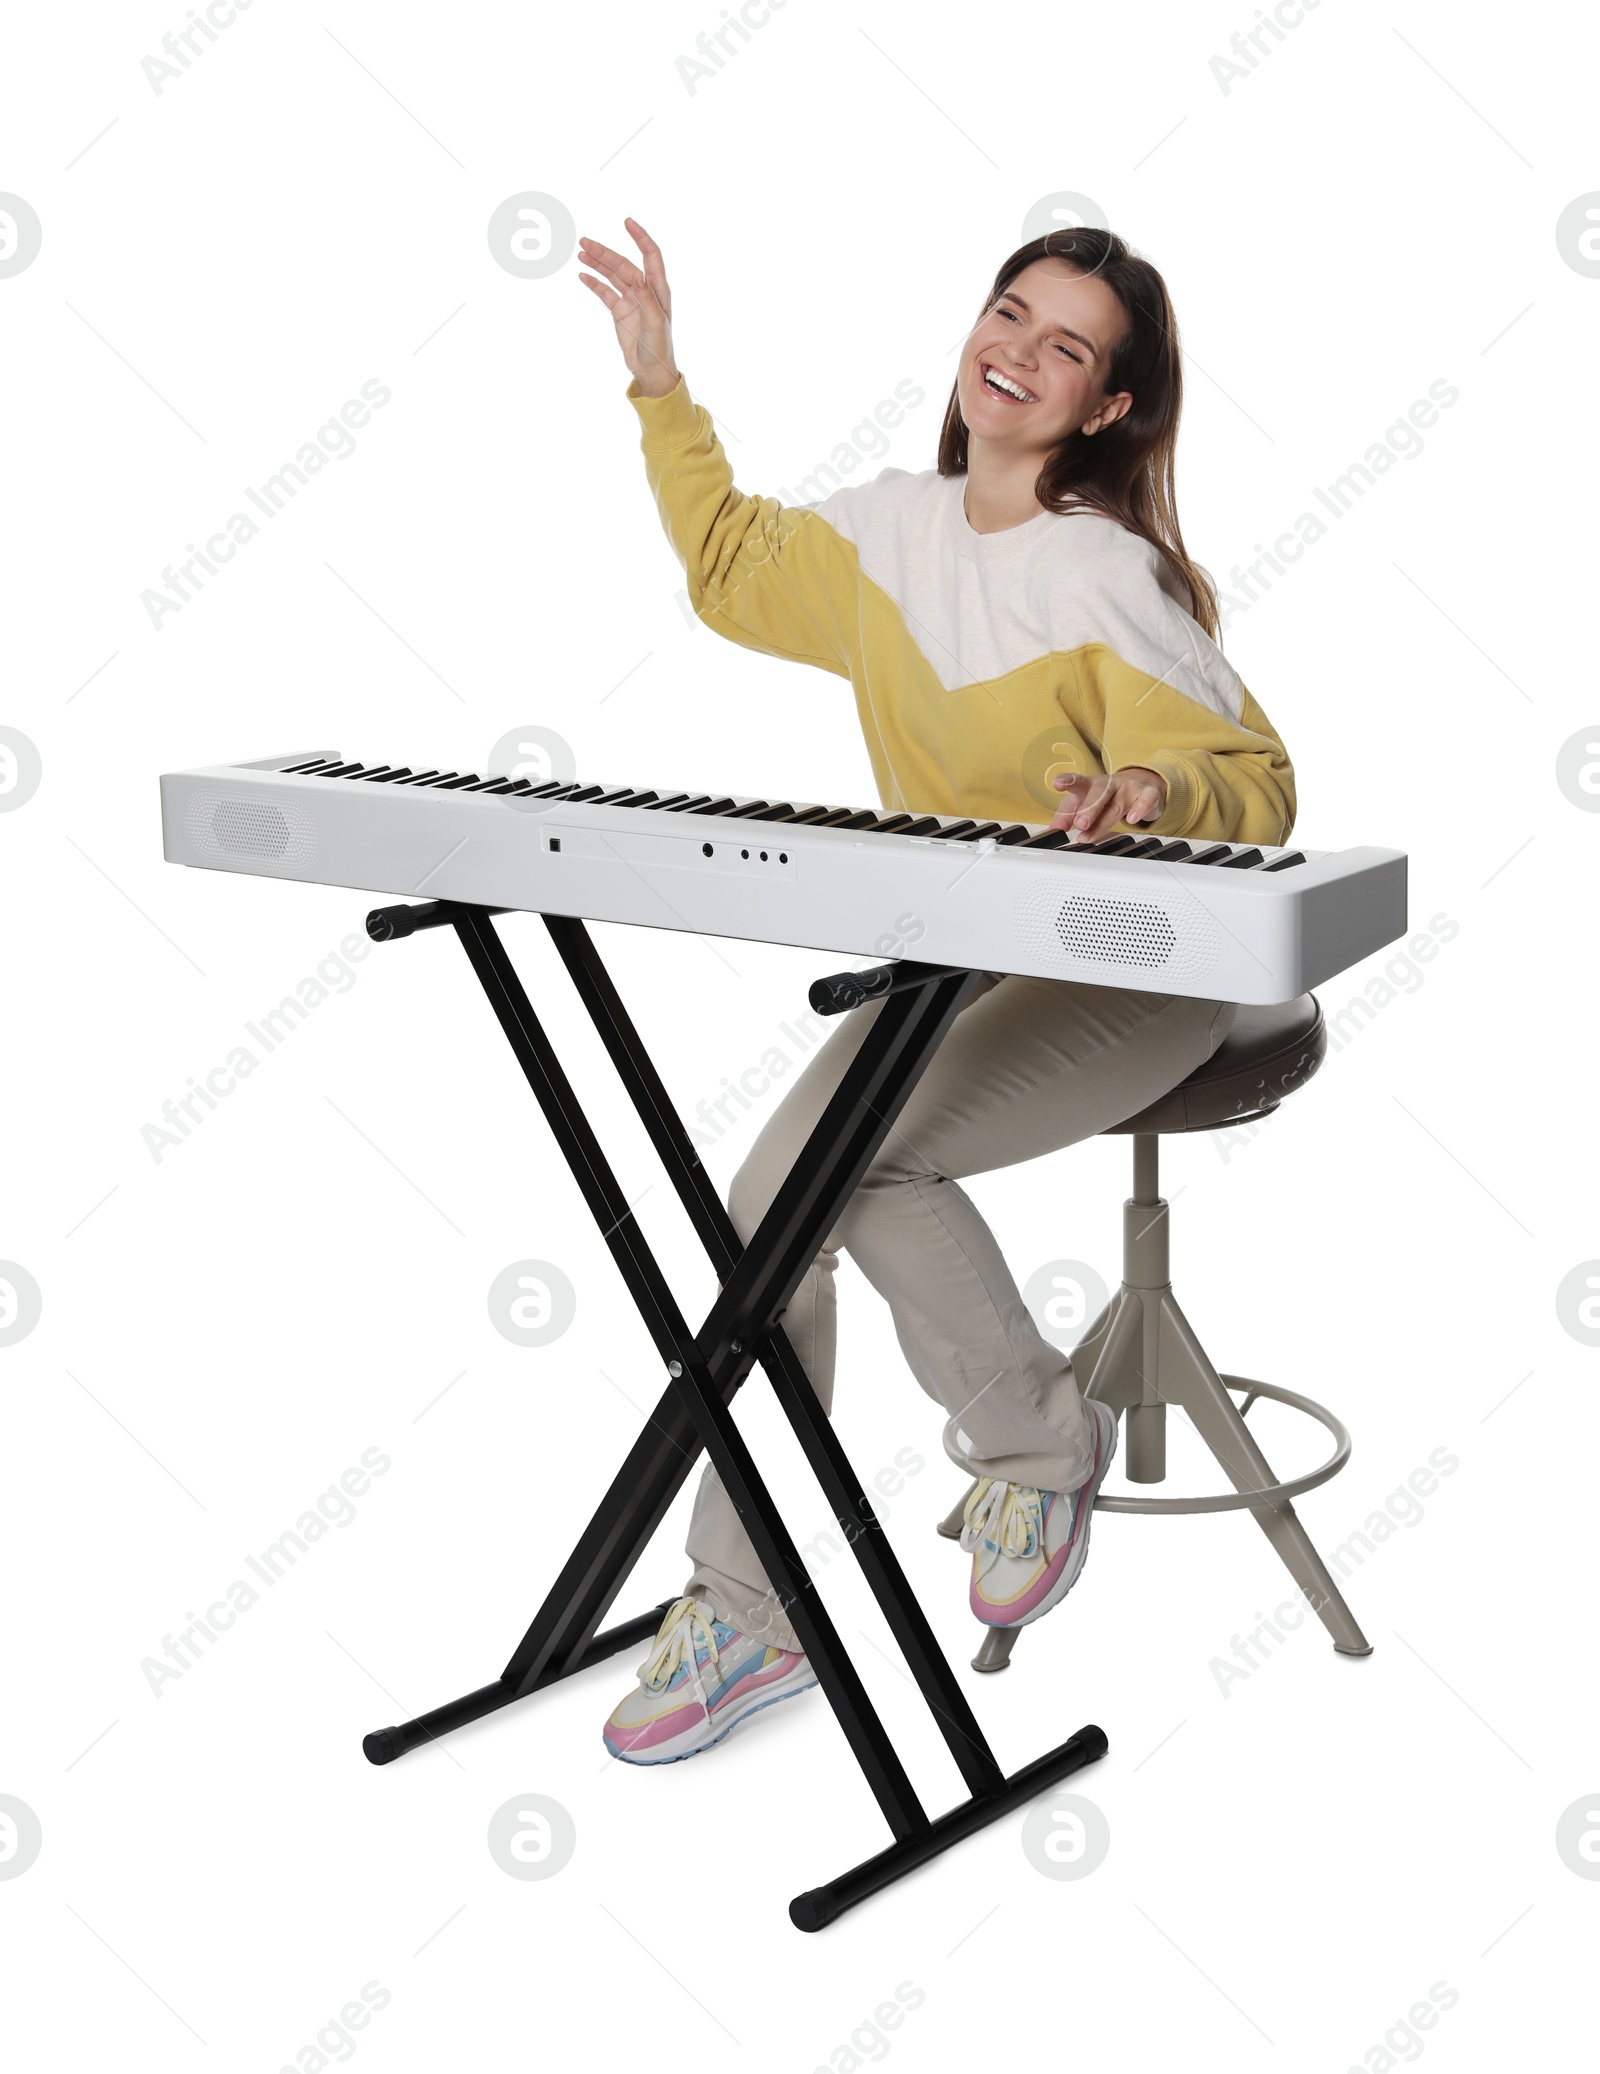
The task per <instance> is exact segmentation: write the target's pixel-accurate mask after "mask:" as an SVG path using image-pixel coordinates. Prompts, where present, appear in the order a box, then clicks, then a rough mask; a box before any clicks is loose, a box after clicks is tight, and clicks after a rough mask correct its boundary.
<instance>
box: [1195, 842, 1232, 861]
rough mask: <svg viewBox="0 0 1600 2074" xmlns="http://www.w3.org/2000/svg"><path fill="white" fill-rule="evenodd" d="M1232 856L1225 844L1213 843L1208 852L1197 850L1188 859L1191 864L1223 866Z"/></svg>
mask: <svg viewBox="0 0 1600 2074" xmlns="http://www.w3.org/2000/svg"><path fill="white" fill-rule="evenodd" d="M1232 855H1233V852H1232V850H1231V849H1230V848H1229V847H1228V845H1227V844H1226V843H1213V844H1212V846H1211V848H1210V849H1209V850H1197V851H1196V852H1195V854H1194V856H1192V857H1191V858H1190V859H1189V862H1190V863H1191V864H1223V863H1225V862H1226V861H1227V859H1228V858H1229V857H1231V856H1232Z"/></svg>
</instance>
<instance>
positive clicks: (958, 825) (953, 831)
mask: <svg viewBox="0 0 1600 2074" xmlns="http://www.w3.org/2000/svg"><path fill="white" fill-rule="evenodd" d="M977 825H978V824H977V822H976V821H952V822H951V823H950V825H949V827H948V828H936V829H935V830H934V834H935V836H936V837H937V838H938V840H939V841H940V842H943V843H947V842H949V841H951V840H952V839H953V838H954V837H956V836H960V835H966V834H968V833H969V832H970V831H971V830H972V829H974V828H976V827H977Z"/></svg>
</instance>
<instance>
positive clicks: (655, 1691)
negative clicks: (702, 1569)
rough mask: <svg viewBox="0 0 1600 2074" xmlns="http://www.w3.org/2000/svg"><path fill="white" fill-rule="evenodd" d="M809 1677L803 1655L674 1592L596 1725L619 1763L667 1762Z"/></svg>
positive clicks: (714, 1739) (811, 1680)
mask: <svg viewBox="0 0 1600 2074" xmlns="http://www.w3.org/2000/svg"><path fill="white" fill-rule="evenodd" d="M816 1683H817V1674H816V1672H815V1671H814V1670H812V1668H811V1663H810V1659H809V1658H808V1657H806V1656H804V1655H802V1654H801V1653H800V1652H798V1651H796V1650H792V1649H775V1648H773V1647H772V1646H771V1645H770V1644H768V1643H766V1642H762V1641H759V1640H757V1638H756V1637H755V1636H753V1635H747V1634H745V1633H744V1632H743V1630H742V1629H740V1628H736V1627H735V1626H734V1625H733V1624H732V1622H731V1621H726V1620H721V1619H719V1618H718V1616H717V1611H716V1608H715V1607H714V1606H713V1605H711V1603H710V1602H709V1601H708V1600H706V1599H695V1598H681V1599H679V1600H677V1602H676V1603H675V1604H674V1605H673V1606H672V1607H670V1608H669V1610H668V1612H667V1614H666V1617H665V1619H664V1620H663V1621H662V1623H661V1626H660V1628H659V1629H658V1630H657V1632H656V1639H655V1647H654V1648H653V1649H652V1650H651V1652H650V1655H649V1656H648V1657H647V1658H646V1659H645V1661H644V1662H643V1663H642V1664H641V1665H640V1666H639V1683H638V1685H637V1687H636V1688H635V1689H634V1690H633V1691H632V1692H630V1693H629V1694H628V1696H627V1698H626V1699H625V1700H623V1701H622V1702H621V1703H620V1704H619V1705H618V1706H616V1707H615V1708H613V1710H612V1712H611V1714H610V1716H609V1717H608V1718H607V1721H606V1724H605V1726H604V1728H603V1729H602V1730H601V1731H600V1733H601V1736H602V1737H603V1739H604V1741H605V1746H606V1748H607V1749H608V1750H609V1751H610V1752H611V1754H612V1756H613V1757H620V1758H621V1759H622V1761H623V1763H624V1764H673V1763H675V1762H676V1761H677V1759H678V1758H680V1757H694V1756H697V1755H698V1754H699V1752H700V1751H702V1750H709V1749H710V1748H711V1745H712V1744H713V1743H720V1742H721V1741H722V1738H723V1737H724V1736H725V1735H726V1734H727V1733H728V1731H729V1729H731V1728H733V1727H734V1726H735V1725H736V1724H737V1723H738V1722H741V1721H743V1720H744V1719H745V1717H746V1716H747V1715H750V1714H754V1713H756V1712H758V1711H759V1710H760V1709H761V1708H762V1707H770V1706H773V1705H774V1704H775V1703H776V1702H777V1701H778V1700H786V1699H792V1698H793V1697H794V1695H795V1694H796V1693H797V1692H804V1691H805V1690H806V1688H807V1687H808V1686H811V1685H815V1684H816Z"/></svg>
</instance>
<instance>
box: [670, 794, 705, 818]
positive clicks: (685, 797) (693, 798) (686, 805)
mask: <svg viewBox="0 0 1600 2074" xmlns="http://www.w3.org/2000/svg"><path fill="white" fill-rule="evenodd" d="M710 797H711V794H710V793H709V792H680V793H679V794H678V796H677V798H676V799H669V800H668V801H667V802H666V812H667V813H669V814H692V813H693V812H694V810H695V808H696V807H703V806H704V805H705V803H706V801H707V800H708V799H709V798H710Z"/></svg>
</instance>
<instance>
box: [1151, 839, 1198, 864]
mask: <svg viewBox="0 0 1600 2074" xmlns="http://www.w3.org/2000/svg"><path fill="white" fill-rule="evenodd" d="M1152 854H1153V855H1154V857H1155V860H1156V862H1157V863H1158V864H1177V863H1180V862H1181V861H1182V860H1183V859H1184V858H1185V857H1188V856H1189V855H1190V854H1191V852H1190V849H1189V845H1188V844H1187V843H1186V842H1183V841H1176V842H1170V843H1163V844H1162V845H1161V847H1160V849H1159V850H1156V851H1154V852H1153V853H1152Z"/></svg>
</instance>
